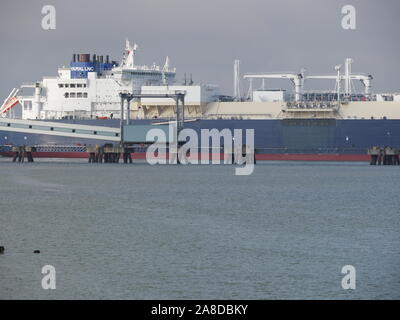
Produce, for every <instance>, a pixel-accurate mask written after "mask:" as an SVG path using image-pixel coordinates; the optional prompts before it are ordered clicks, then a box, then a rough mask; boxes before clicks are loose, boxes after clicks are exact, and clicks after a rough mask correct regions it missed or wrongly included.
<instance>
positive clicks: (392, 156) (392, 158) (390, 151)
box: [368, 146, 400, 166]
mask: <svg viewBox="0 0 400 320" xmlns="http://www.w3.org/2000/svg"><path fill="white" fill-rule="evenodd" d="M368 154H369V155H370V156H371V161H370V164H371V165H389V166H395V165H399V164H400V158H399V155H400V150H399V149H396V148H392V147H384V148H381V147H376V146H375V147H372V148H369V149H368Z"/></svg>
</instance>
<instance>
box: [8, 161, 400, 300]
mask: <svg viewBox="0 0 400 320" xmlns="http://www.w3.org/2000/svg"><path fill="white" fill-rule="evenodd" d="M399 190H400V168H399V167H371V166H369V165H368V164H366V163H304V162H303V163H302V162H280V163H278V162H265V163H259V164H258V165H257V166H256V168H255V172H254V174H253V175H251V176H235V175H234V167H233V166H222V165H221V166H219V165H214V166H211V165H210V166H154V167H153V166H149V165H147V164H145V163H139V164H134V165H122V164H119V165H115V164H100V165H89V164H87V163H84V162H80V161H75V162H69V163H67V162H64V161H52V162H49V161H48V162H46V161H41V162H36V163H34V164H27V163H25V164H16V163H10V159H1V160H0V245H3V246H5V247H6V252H5V254H4V255H0V298H1V299H20V298H23V299H25V298H27V299H42V298H46V299H83V298H88V299H105V298H106V299H278V298H279V299H287V298H290V299H301V298H304V299H314V298H315V299H332V298H339V299H360V298H361V299H364V298H373V299H375V298H377V299H382V298H388V299H391V298H397V299H399V298H400V233H399V230H400V209H399V208H400V200H399ZM35 249H39V250H41V253H40V254H33V250H35ZM47 264H50V265H53V266H54V267H55V268H56V276H57V289H56V290H43V289H42V287H41V279H42V277H43V275H42V274H41V268H42V266H44V265H47ZM348 264H350V265H353V266H354V267H355V268H356V272H357V273H356V289H355V290H347V291H346V290H344V289H342V287H341V280H342V277H343V275H342V274H341V268H342V267H343V266H344V265H348Z"/></svg>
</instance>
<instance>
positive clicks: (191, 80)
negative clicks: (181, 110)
mask: <svg viewBox="0 0 400 320" xmlns="http://www.w3.org/2000/svg"><path fill="white" fill-rule="evenodd" d="M193 83H194V82H193V79H192V74H190V80H189V86H192V85H193Z"/></svg>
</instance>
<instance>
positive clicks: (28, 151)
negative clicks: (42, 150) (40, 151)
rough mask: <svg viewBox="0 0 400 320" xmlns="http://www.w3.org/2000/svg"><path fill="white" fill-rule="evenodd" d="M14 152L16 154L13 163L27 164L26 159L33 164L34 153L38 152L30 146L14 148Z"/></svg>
mask: <svg viewBox="0 0 400 320" xmlns="http://www.w3.org/2000/svg"><path fill="white" fill-rule="evenodd" d="M12 151H13V152H14V156H13V162H25V158H26V159H27V161H28V162H33V161H34V160H33V155H32V152H36V148H35V147H28V146H19V147H13V148H12Z"/></svg>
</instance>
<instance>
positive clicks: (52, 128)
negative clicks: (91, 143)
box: [0, 117, 121, 142]
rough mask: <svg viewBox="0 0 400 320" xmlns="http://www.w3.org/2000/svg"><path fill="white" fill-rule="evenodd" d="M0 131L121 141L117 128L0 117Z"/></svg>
mask: <svg viewBox="0 0 400 320" xmlns="http://www.w3.org/2000/svg"><path fill="white" fill-rule="evenodd" d="M0 131H11V132H21V133H28V134H29V133H35V134H46V135H51V136H62V137H72V138H83V139H96V140H107V141H116V142H120V141H121V130H120V129H119V128H111V127H103V126H90V125H79V124H70V123H62V122H49V121H40V120H17V119H8V118H1V117H0Z"/></svg>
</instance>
